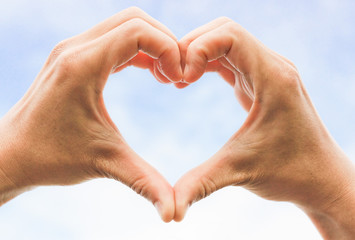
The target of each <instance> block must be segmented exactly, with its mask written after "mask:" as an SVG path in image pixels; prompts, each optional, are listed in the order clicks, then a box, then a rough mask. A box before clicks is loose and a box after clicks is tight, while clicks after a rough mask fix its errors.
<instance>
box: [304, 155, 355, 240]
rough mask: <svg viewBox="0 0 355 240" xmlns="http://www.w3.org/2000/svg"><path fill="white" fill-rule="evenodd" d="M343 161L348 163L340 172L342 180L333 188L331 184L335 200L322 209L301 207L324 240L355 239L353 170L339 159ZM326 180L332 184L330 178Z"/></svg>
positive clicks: (354, 185) (354, 172) (354, 177)
mask: <svg viewBox="0 0 355 240" xmlns="http://www.w3.org/2000/svg"><path fill="white" fill-rule="evenodd" d="M344 158H345V159H344ZM343 160H344V161H345V162H347V163H348V164H347V165H348V166H347V168H345V169H344V171H343V172H342V173H343V179H341V180H339V181H338V185H335V187H334V184H332V186H333V187H332V188H336V189H333V190H335V191H333V192H335V194H334V195H336V198H333V199H332V200H331V202H329V204H326V205H323V207H322V208H317V207H314V206H313V207H312V208H307V207H302V208H303V209H304V211H305V212H306V213H307V215H308V216H309V217H310V219H311V220H312V222H313V223H314V225H315V226H316V227H317V229H318V231H319V232H320V233H321V235H322V236H323V238H324V239H326V240H333V239H336V240H342V239H344V240H348V239H349V240H350V239H355V168H354V165H353V164H352V163H351V161H349V160H348V159H347V157H346V156H345V157H343V159H339V161H343ZM328 178H329V180H330V181H333V182H334V180H333V179H332V176H328ZM319 188H320V186H319ZM321 205H322V204H319V206H321ZM324 206H326V207H324Z"/></svg>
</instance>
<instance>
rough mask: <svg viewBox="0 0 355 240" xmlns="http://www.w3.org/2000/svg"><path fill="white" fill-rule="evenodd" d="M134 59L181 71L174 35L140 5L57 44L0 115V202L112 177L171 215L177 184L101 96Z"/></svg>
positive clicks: (177, 74)
mask: <svg viewBox="0 0 355 240" xmlns="http://www.w3.org/2000/svg"><path fill="white" fill-rule="evenodd" d="M119 39H124V40H119ZM129 65H134V66H137V67H141V68H147V69H149V70H151V72H152V73H153V74H154V75H155V76H156V78H157V79H158V80H159V81H161V82H171V81H179V80H181V78H182V71H181V67H180V52H179V48H178V44H177V41H176V38H175V36H174V35H173V34H172V33H171V32H170V31H169V30H168V29H167V28H166V27H165V26H163V25H162V24H161V23H159V22H157V21H156V20H154V19H153V18H151V17H150V16H148V15H147V14H146V13H144V12H143V11H142V10H140V9H137V8H129V9H127V10H124V11H122V12H120V13H118V14H117V15H115V16H113V17H111V18H109V19H107V20H105V21H104V22H102V23H100V24H98V25H97V26H95V27H93V28H92V29H90V30H88V31H86V32H84V33H82V34H80V35H78V36H75V37H73V38H70V39H68V40H65V41H63V42H61V43H59V44H58V45H57V46H56V47H55V48H54V50H53V51H52V53H51V54H50V56H49V58H48V60H47V62H46V63H45V65H44V67H43V69H42V70H41V72H40V73H39V75H38V76H37V78H36V80H35V81H34V83H33V84H32V86H31V87H30V89H29V90H28V92H27V93H26V94H25V96H24V97H23V98H22V99H21V100H20V101H19V102H18V103H17V104H16V105H15V106H14V107H13V108H12V109H11V110H10V111H9V112H8V113H7V114H6V116H4V117H3V118H2V119H1V122H0V135H1V136H2V141H1V142H0V149H1V150H0V183H1V185H0V193H1V195H0V203H5V202H6V201H8V200H10V199H11V198H13V197H15V196H16V195H18V194H19V193H21V192H23V191H25V190H27V189H29V188H33V187H36V186H40V185H53V184H55V185H68V184H76V183H80V182H83V181H87V180H90V179H94V178H101V177H108V178H114V179H117V180H118V181H120V182H123V183H124V184H126V185H128V186H129V187H131V188H132V189H133V190H135V191H136V192H137V193H139V194H141V195H143V196H144V197H146V198H147V199H149V200H150V201H151V202H152V203H153V204H154V205H155V206H156V207H157V208H158V209H159V210H160V212H161V217H162V219H163V220H164V221H171V220H172V219H173V217H174V213H175V206H174V191H173V188H172V187H171V185H170V184H169V183H168V182H167V181H166V180H165V179H164V178H163V177H162V176H161V175H160V174H159V173H158V172H157V171H156V170H155V169H154V168H153V167H152V166H150V165H149V164H148V163H147V162H145V161H144V160H142V158H140V157H139V156H138V155H137V154H136V153H135V152H134V151H133V150H132V149H131V148H130V147H129V146H128V144H127V143H126V141H125V140H124V139H123V137H122V135H121V134H120V132H119V131H118V128H117V127H116V126H115V124H114V123H113V122H112V121H111V119H110V117H109V115H108V113H107V111H106V108H105V105H104V102H103V89H104V86H105V83H106V81H107V78H108V77H109V75H110V74H111V73H113V72H117V71H120V70H122V69H124V68H125V67H126V66H129ZM161 72H163V73H164V74H162V73H161ZM164 75H165V76H166V77H165V76H164ZM169 78H170V79H169Z"/></svg>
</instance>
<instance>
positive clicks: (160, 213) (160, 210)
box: [154, 202, 163, 218]
mask: <svg viewBox="0 0 355 240" xmlns="http://www.w3.org/2000/svg"><path fill="white" fill-rule="evenodd" d="M154 207H155V209H156V210H157V211H158V213H159V216H160V218H163V216H162V207H161V204H160V202H156V203H154Z"/></svg>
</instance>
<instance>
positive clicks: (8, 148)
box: [0, 124, 31, 206]
mask: <svg viewBox="0 0 355 240" xmlns="http://www.w3.org/2000/svg"><path fill="white" fill-rule="evenodd" d="M1 125H2V124H1ZM1 125H0V130H1V131H0V136H1V139H0V206H1V205H3V204H4V203H6V202H7V201H9V200H11V199H13V198H14V197H16V196H17V195H19V194H21V193H23V192H25V191H27V190H29V189H30V188H31V187H30V186H29V184H26V183H25V179H26V178H25V177H24V176H25V175H24V174H21V170H20V168H19V167H20V166H19V165H18V153H19V152H20V150H19V149H18V148H17V147H16V146H14V143H13V142H14V141H11V140H10V139H11V137H9V135H8V134H7V133H6V130H8V128H6V127H3V126H1Z"/></svg>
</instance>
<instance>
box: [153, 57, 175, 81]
mask: <svg viewBox="0 0 355 240" xmlns="http://www.w3.org/2000/svg"><path fill="white" fill-rule="evenodd" d="M153 75H154V76H155V78H156V79H157V80H158V81H159V82H160V83H171V81H170V80H169V79H168V77H167V76H166V75H165V74H164V73H163V70H162V67H161V66H160V64H159V62H158V61H154V64H153Z"/></svg>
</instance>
